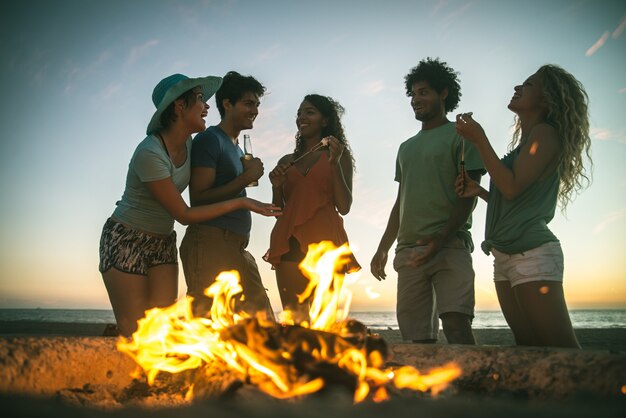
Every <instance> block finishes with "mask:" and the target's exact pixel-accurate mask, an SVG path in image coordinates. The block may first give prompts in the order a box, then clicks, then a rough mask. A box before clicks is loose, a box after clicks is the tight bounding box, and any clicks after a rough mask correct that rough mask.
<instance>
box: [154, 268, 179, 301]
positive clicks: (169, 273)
mask: <svg viewBox="0 0 626 418" xmlns="http://www.w3.org/2000/svg"><path fill="white" fill-rule="evenodd" d="M177 297H178V264H161V265H159V266H155V267H152V268H150V269H148V306H149V308H157V307H158V308H162V307H165V306H170V305H172V304H173V303H175V302H176V298H177Z"/></svg>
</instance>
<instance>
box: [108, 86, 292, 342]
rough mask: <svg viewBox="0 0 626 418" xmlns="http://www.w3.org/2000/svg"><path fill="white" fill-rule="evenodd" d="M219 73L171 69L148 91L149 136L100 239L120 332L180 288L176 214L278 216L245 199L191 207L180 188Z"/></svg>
mask: <svg viewBox="0 0 626 418" xmlns="http://www.w3.org/2000/svg"><path fill="white" fill-rule="evenodd" d="M221 82H222V79H221V78H220V77H211V76H209V77H203V78H189V77H187V76H184V75H182V74H173V75H171V76H169V77H166V78H164V79H163V80H161V81H160V82H159V84H157V86H156V87H155V88H154V91H153V93H152V101H153V103H154V105H155V106H156V111H155V112H154V115H153V116H152V118H151V120H150V123H149V124H148V128H147V132H146V133H147V135H148V136H147V137H146V138H145V139H144V140H143V141H141V143H140V144H139V145H138V146H137V148H136V149H135V152H134V154H133V157H132V159H131V161H130V164H129V166H128V174H127V176H126V188H125V190H124V194H123V196H122V199H121V200H119V201H118V202H117V204H116V205H117V207H116V209H115V210H114V212H113V214H112V215H111V217H110V218H109V219H108V220H107V221H106V223H105V225H104V228H103V231H102V237H101V239H100V266H99V269H100V272H101V274H102V277H103V279H104V284H105V286H106V288H107V292H108V294H109V299H110V301H111V305H112V307H113V312H114V314H115V319H116V321H117V325H118V328H119V331H120V333H121V334H122V335H126V336H129V335H131V334H132V333H133V332H134V331H135V329H136V328H137V320H139V319H140V318H141V317H143V315H144V312H145V311H146V310H148V309H150V308H153V307H159V306H168V305H170V304H172V303H174V302H175V301H176V296H177V294H178V252H177V249H176V232H175V231H174V220H176V221H178V222H180V223H181V224H183V225H187V224H190V223H196V222H202V221H205V220H208V219H211V218H214V217H217V216H221V215H223V214H225V213H227V212H230V211H233V210H237V209H242V208H245V209H248V210H251V211H254V212H257V213H260V214H262V215H266V216H270V215H271V216H275V215H277V214H278V215H279V214H280V208H279V207H276V206H274V205H272V204H265V203H261V202H258V201H256V200H253V199H249V198H238V199H232V200H228V201H224V202H219V203H215V204H210V205H204V206H195V207H189V206H188V205H187V204H186V203H185V201H184V200H183V198H182V196H181V193H182V192H183V190H185V188H187V186H188V185H189V178H190V169H191V168H190V167H191V166H190V151H191V134H193V133H196V132H200V131H202V130H204V129H205V128H206V125H205V121H204V118H205V117H206V115H207V111H208V109H209V106H208V104H207V103H206V101H207V100H208V99H209V98H210V97H211V96H213V94H215V92H216V91H217V89H218V88H219V86H220V84H221Z"/></svg>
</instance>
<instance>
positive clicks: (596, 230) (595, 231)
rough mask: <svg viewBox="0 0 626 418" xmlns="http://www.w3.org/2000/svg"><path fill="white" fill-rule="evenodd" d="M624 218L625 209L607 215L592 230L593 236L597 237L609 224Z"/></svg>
mask: <svg viewBox="0 0 626 418" xmlns="http://www.w3.org/2000/svg"><path fill="white" fill-rule="evenodd" d="M624 216H626V207H625V208H622V209H620V210H617V211H615V212H611V213H609V214H608V215H607V217H606V218H605V219H604V220H602V221H601V222H600V223H599V224H597V225H596V227H595V228H593V234H594V235H597V234H599V233H601V232H603V231H604V230H605V229H606V228H607V227H608V226H609V225H610V224H612V223H615V222H617V221H619V220H621V219H622V218H623V217H624Z"/></svg>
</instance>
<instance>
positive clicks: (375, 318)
mask: <svg viewBox="0 0 626 418" xmlns="http://www.w3.org/2000/svg"><path fill="white" fill-rule="evenodd" d="M349 316H350V317H351V318H354V319H357V320H359V321H361V322H362V323H364V324H365V325H366V326H368V327H370V328H375V329H389V328H391V329H398V322H397V321H396V313H395V312H393V311H391V312H351V313H350V315H349ZM570 318H571V319H572V324H573V326H574V328H626V309H574V310H571V311H570ZM0 321H42V322H68V323H92V324H108V323H114V322H115V317H114V316H113V311H111V310H108V309H0ZM472 327H473V328H475V329H486V328H487V329H493V328H508V326H507V324H506V321H505V320H504V316H503V315H502V312H501V311H477V312H476V316H475V318H474V322H473V325H472Z"/></svg>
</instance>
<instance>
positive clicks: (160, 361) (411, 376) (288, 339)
mask: <svg viewBox="0 0 626 418" xmlns="http://www.w3.org/2000/svg"><path fill="white" fill-rule="evenodd" d="M350 255H351V252H350V249H349V247H348V245H347V244H344V245H343V246H341V247H335V246H334V245H333V244H332V243H331V242H326V241H324V242H321V243H319V244H313V245H311V246H309V250H308V253H307V255H306V257H305V259H304V260H303V261H302V263H301V264H300V268H301V270H302V272H303V273H304V274H305V276H306V277H307V278H308V279H309V284H308V286H307V288H306V289H305V291H304V292H303V293H302V294H301V295H299V298H300V300H301V301H303V302H305V301H306V303H307V304H308V305H309V312H308V318H307V319H306V320H296V319H295V318H296V317H297V315H295V314H294V313H292V312H283V313H282V315H281V316H280V320H279V322H275V321H273V320H269V319H267V318H265V317H264V316H263V315H261V314H258V315H256V316H251V315H248V314H246V313H245V312H242V311H236V310H235V306H237V305H238V304H237V303H236V302H237V301H238V300H240V299H241V298H242V287H241V285H240V283H239V274H238V273H237V271H227V272H222V273H220V275H219V276H218V277H217V278H216V280H215V282H214V283H213V284H212V285H211V286H210V287H208V288H207V289H206V290H205V294H206V295H207V296H209V297H210V298H212V299H213V304H212V306H211V311H210V315H208V316H207V317H197V316H194V315H193V311H192V302H193V298H191V297H186V298H185V299H183V300H181V301H179V302H178V303H176V304H174V305H172V306H170V307H167V308H155V309H152V310H149V311H147V312H146V316H145V317H144V318H143V319H141V320H140V321H139V324H138V330H137V331H136V332H135V333H134V334H133V335H132V337H131V338H130V339H126V338H120V340H119V341H118V344H117V347H118V349H119V350H120V351H122V352H124V353H127V354H128V355H130V356H131V357H132V358H133V359H134V360H135V361H136V362H137V364H138V365H139V366H140V367H141V369H142V370H143V372H144V373H145V375H146V376H147V380H148V383H149V384H154V382H155V379H156V377H157V375H158V374H159V373H161V372H166V373H171V374H178V373H181V372H186V371H190V370H193V371H195V374H194V376H195V377H194V379H193V381H191V382H189V384H188V385H187V387H186V389H185V390H186V391H187V395H186V396H187V398H188V399H191V398H193V397H194V387H195V386H197V385H198V384H201V382H202V379H203V378H206V379H209V378H210V375H211V374H215V373H216V370H228V371H229V373H232V374H234V376H236V379H237V380H239V381H240V382H245V383H246V384H251V385H254V386H255V387H256V388H258V389H259V390H261V391H262V392H264V393H266V394H268V395H270V396H272V397H274V398H278V399H286V398H293V397H301V396H305V395H310V394H312V393H316V392H320V391H322V390H325V389H326V390H328V388H332V387H335V386H342V387H344V388H347V389H348V390H349V391H350V393H352V394H353V399H354V402H362V401H364V400H372V401H376V402H378V401H383V400H386V399H389V393H390V389H393V388H395V389H407V390H413V391H420V392H428V393H430V394H433V395H436V394H437V393H438V392H439V391H441V390H442V389H444V388H445V387H446V386H447V385H448V384H449V383H450V382H451V381H453V380H454V379H456V378H457V377H458V376H460V374H461V370H460V368H459V367H458V366H457V365H455V364H452V363H451V364H447V365H445V366H443V367H441V368H438V369H436V370H431V371H429V372H428V373H420V372H419V371H418V370H416V369H415V368H413V367H410V366H400V367H388V366H387V365H386V364H387V363H388V362H389V360H390V359H389V354H388V350H387V345H386V343H385V341H384V340H383V339H382V338H380V337H378V336H377V335H372V334H370V333H369V332H368V330H367V328H366V327H365V326H364V325H363V324H361V323H359V322H358V321H355V320H353V319H349V318H348V316H349V305H350V300H351V297H350V292H349V291H348V290H347V289H346V288H345V286H344V273H343V272H344V271H345V266H346V264H347V263H348V261H349V257H350Z"/></svg>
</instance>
